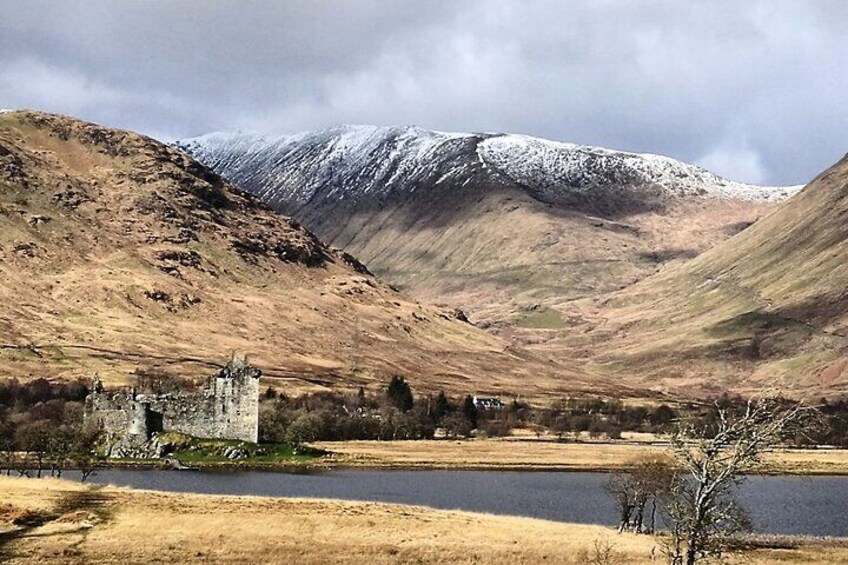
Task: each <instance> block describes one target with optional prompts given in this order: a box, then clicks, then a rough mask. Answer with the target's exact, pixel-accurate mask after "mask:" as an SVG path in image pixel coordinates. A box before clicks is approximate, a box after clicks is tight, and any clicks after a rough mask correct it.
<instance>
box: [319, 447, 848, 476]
mask: <svg viewBox="0 0 848 565" xmlns="http://www.w3.org/2000/svg"><path fill="white" fill-rule="evenodd" d="M314 447H316V448H318V449H320V450H322V451H326V452H327V453H328V454H329V455H328V456H326V457H324V458H322V459H321V461H322V463H323V464H325V465H333V466H340V467H375V468H407V469H468V470H470V469H491V470H519V471H520V470H527V471H604V472H608V471H617V470H621V469H625V468H627V466H628V465H629V463H630V462H631V461H633V460H634V459H637V458H639V457H642V456H645V455H652V454H657V453H662V452H663V451H664V449H665V448H664V447H663V446H662V445H656V444H651V443H645V442H631V443H624V442H609V443H602V442H586V443H561V442H556V441H544V440H533V439H471V440H418V441H338V442H330V441H325V442H317V443H315V444H314ZM759 472H760V473H763V474H788V475H848V450H845V449H775V450H773V451H771V452H768V453H766V454H765V456H764V458H763V462H762V464H761V465H760V468H759Z"/></svg>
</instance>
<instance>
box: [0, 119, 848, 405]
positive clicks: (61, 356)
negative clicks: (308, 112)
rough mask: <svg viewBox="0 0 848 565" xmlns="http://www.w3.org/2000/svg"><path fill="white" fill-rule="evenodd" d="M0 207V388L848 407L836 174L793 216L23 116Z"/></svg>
mask: <svg viewBox="0 0 848 565" xmlns="http://www.w3.org/2000/svg"><path fill="white" fill-rule="evenodd" d="M183 150H184V151H187V152H188V153H190V154H191V155H192V156H193V157H195V158H197V159H199V161H200V162H197V161H194V160H193V159H192V158H191V157H189V156H187V155H185V154H184V153H182V152H181V151H183ZM204 165H209V166H210V167H211V169H207V168H206V167H205V166H204ZM225 179H227V180H225ZM229 181H232V182H233V183H235V184H230V182H229ZM0 183H2V184H3V191H2V200H0V206H2V212H3V213H2V215H0V229H2V231H3V243H2V245H0V255H2V266H0V269H2V271H3V280H2V283H0V284H1V285H2V286H0V288H2V293H3V297H4V302H3V304H4V306H3V309H4V311H3V312H0V324H2V328H3V343H2V344H0V346H2V348H0V355H2V358H3V371H5V373H6V374H7V375H8V376H18V375H21V374H30V375H33V376H35V375H38V376H46V377H51V378H63V379H73V378H79V377H84V376H86V375H90V374H91V373H92V372H95V371H96V372H97V373H98V374H100V375H101V376H102V377H103V378H104V379H105V381H106V382H108V383H111V384H126V383H128V382H130V381H131V380H132V378H133V376H132V375H134V374H137V373H138V372H139V371H142V372H143V371H147V370H154V369H159V368H162V367H168V368H169V370H171V371H176V372H178V373H180V374H183V375H186V376H189V377H192V378H194V377H200V376H202V375H203V374H205V373H206V372H208V370H209V368H210V367H214V366H216V365H217V364H220V362H221V360H222V359H223V358H225V357H226V355H228V354H229V353H230V352H233V351H240V352H246V353H249V354H250V355H251V358H252V360H253V361H254V362H255V363H256V364H257V365H258V366H259V367H260V368H262V369H263V371H264V373H265V375H266V377H267V378H268V379H270V380H269V382H270V383H272V384H274V385H275V386H285V387H289V390H291V391H295V392H297V391H316V390H326V389H344V390H355V389H356V388H358V387H359V386H365V387H369V386H380V385H381V383H385V382H386V381H387V379H388V378H389V377H390V376H391V375H393V374H401V375H404V376H406V377H407V378H408V379H409V380H410V382H411V383H412V384H413V385H414V386H415V387H416V389H417V390H421V391H425V392H436V391H438V390H445V391H447V392H450V393H452V394H466V393H469V392H479V393H484V394H497V395H503V396H507V397H514V396H521V397H522V398H526V399H550V398H551V397H556V396H562V395H571V394H602V395H611V396H618V397H630V398H635V397H641V398H651V397H655V398H660V397H675V396H680V395H683V396H705V395H706V396H710V395H716V394H721V393H723V392H725V391H735V392H750V391H752V390H757V389H759V388H762V386H764V385H766V384H769V385H772V386H775V387H779V388H780V389H781V390H785V391H787V392H790V393H791V392H799V391H803V394H806V395H824V396H827V395H835V394H841V393H843V392H844V391H845V390H846V387H848V377H846V374H845V368H846V365H848V363H846V357H845V346H846V344H845V337H844V331H843V330H844V328H843V326H844V324H845V320H844V319H843V318H844V313H845V297H844V292H843V289H842V286H841V284H840V282H839V281H841V280H844V274H845V273H843V272H842V271H843V270H844V264H845V263H844V261H843V258H844V256H845V252H846V251H845V249H844V241H845V234H844V233H843V231H844V228H843V225H844V222H843V221H842V220H843V219H844V215H845V213H846V212H845V199H844V192H845V190H844V188H845V185H846V176H845V166H844V163H840V164H837V165H836V166H834V167H833V168H832V169H830V170H829V171H827V172H825V173H823V174H822V175H821V176H820V177H819V178H817V179H815V180H814V181H813V182H812V183H811V184H810V185H809V186H807V187H806V188H805V189H804V190H803V191H801V192H800V194H796V193H797V192H798V191H799V189H800V187H784V188H781V187H755V186H751V185H743V184H740V183H734V182H733V181H728V180H726V179H722V178H720V177H717V176H715V175H712V174H711V173H709V172H707V171H705V170H703V169H700V168H698V167H694V166H691V165H686V164H684V163H680V162H678V161H674V160H672V159H668V158H665V157H659V156H654V155H637V154H630V153H623V152H615V151H611V150H605V149H599V148H587V147H583V146H575V145H570V144H559V143H555V142H548V141H545V140H537V139H534V138H526V137H524V136H508V135H500V134H445V133H440V132H429V131H427V130H420V129H418V128H371V127H366V126H357V127H347V128H337V129H334V130H328V131H325V132H318V133H314V134H300V135H297V136H284V137H281V138H271V139H266V138H257V137H251V136H247V135H245V134H233V135H229V134H214V135H210V136H204V137H201V138H196V139H194V140H184V141H180V142H177V143H176V144H174V146H167V145H164V144H161V143H158V142H156V141H154V140H152V139H150V138H146V137H143V136H139V135H136V134H133V133H130V132H124V131H118V130H110V129H107V128H103V127H100V126H96V125H93V124H87V123H84V122H80V121H77V120H74V119H73V118H68V117H63V116H57V115H50V114H43V113H38V112H28V111H21V112H6V113H3V114H0ZM272 208H276V209H277V210H279V211H280V212H283V213H284V214H291V215H292V216H294V219H289V218H288V217H287V216H285V215H281V214H279V213H277V212H275V211H274V210H272ZM313 231H314V233H315V234H317V235H313ZM323 241H328V242H329V243H323ZM372 272H373V273H375V274H376V275H377V276H375V275H374V274H372Z"/></svg>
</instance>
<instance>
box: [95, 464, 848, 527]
mask: <svg viewBox="0 0 848 565" xmlns="http://www.w3.org/2000/svg"><path fill="white" fill-rule="evenodd" d="M607 478H608V475H606V474H603V473H576V472H509V471H380V470H337V471H327V472H323V473H315V474H287V473H276V472H263V471H244V472H209V471H203V472H201V471H182V472H180V471H159V470H157V471H154V470H141V471H132V470H109V471H101V472H99V474H98V475H97V476H96V477H94V478H93V479H90V480H92V481H94V482H99V483H108V484H113V485H120V486H131V487H135V488H142V489H152V490H163V491H175V492H193V493H207V494H233V495H256V496H288V497H314V498H337V499H345V500H364V501H379V502H397V503H403V504H416V505H422V506H430V507H433V508H442V509H459V510H470V511H475V512H489V513H493V514H510V515H516V516H531V517H534V518H545V519H549V520H559V521H564V522H577V523H588V524H608V525H613V524H615V522H616V512H615V507H614V505H613V503H612V501H611V500H610V498H609V496H608V495H607V494H606V493H605V492H604V484H605V482H606V481H607ZM741 498H742V501H743V503H744V505H745V507H746V508H747V509H748V511H749V512H750V514H751V517H752V519H753V522H754V530H755V531H757V532H761V533H772V534H802V535H814V536H848V513H846V512H845V508H846V503H848V477H750V478H749V479H748V480H747V481H746V482H745V483H744V485H743V486H742V489H741Z"/></svg>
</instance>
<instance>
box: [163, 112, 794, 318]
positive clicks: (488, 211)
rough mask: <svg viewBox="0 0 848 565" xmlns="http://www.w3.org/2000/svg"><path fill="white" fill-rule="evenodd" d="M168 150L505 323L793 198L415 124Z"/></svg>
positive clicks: (586, 292)
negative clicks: (183, 153)
mask: <svg viewBox="0 0 848 565" xmlns="http://www.w3.org/2000/svg"><path fill="white" fill-rule="evenodd" d="M178 146H179V147H180V148H182V149H183V150H185V151H187V152H188V153H190V154H191V155H192V156H194V157H195V158H196V159H198V160H199V161H201V162H202V163H203V164H205V165H208V166H210V167H211V168H213V169H214V170H215V171H216V172H218V173H219V174H221V175H222V176H224V177H225V178H227V179H228V180H231V181H233V182H235V183H236V184H238V185H241V186H242V187H243V188H245V189H246V190H249V191H250V192H253V193H255V194H257V195H259V196H260V197H261V198H262V199H264V200H265V202H267V203H268V204H269V205H271V206H273V207H274V208H276V209H277V210H279V211H281V212H283V213H285V214H288V215H291V216H294V217H295V218H297V219H298V220H299V221H300V222H302V223H303V224H305V225H306V226H307V227H308V228H309V229H311V230H312V231H313V232H315V233H316V234H318V235H319V236H320V237H321V238H323V239H324V240H326V241H329V242H330V243H332V244H333V245H336V246H339V247H343V248H345V249H346V250H347V251H349V252H351V253H353V254H354V255H356V256H357V257H358V258H359V259H361V260H363V261H364V262H365V263H366V264H367V265H368V266H369V268H371V269H372V270H373V271H374V272H376V273H377V274H379V275H380V276H382V277H384V278H386V279H388V280H389V281H391V282H393V283H395V284H397V285H399V286H401V287H403V288H404V289H406V290H408V291H410V292H412V293H413V294H415V295H416V296H418V297H419V298H422V299H426V300H435V301H439V302H443V303H447V304H450V305H451V306H455V307H459V308H462V309H464V310H465V311H467V312H469V313H470V314H471V316H472V319H473V320H475V321H476V322H481V323H491V324H495V325H506V326H510V325H511V324H513V323H516V324H525V325H527V324H529V325H531V326H532V325H533V324H537V323H538V324H544V325H553V326H557V324H560V323H564V322H562V321H561V320H560V319H559V318H558V317H557V315H556V314H555V313H552V312H553V310H552V309H555V308H556V307H557V305H558V304H559V303H561V302H562V301H565V300H572V299H575V298H579V297H584V296H597V295H598V294H600V293H603V292H606V291H610V290H616V289H620V288H622V287H623V286H627V285H630V284H632V283H633V282H635V281H637V280H639V279H640V278H642V277H644V276H646V275H649V274H651V273H654V272H655V271H656V270H657V269H658V268H660V267H661V266H662V264H664V263H666V262H668V261H679V260H685V259H687V258H691V257H693V256H695V255H697V254H698V253H700V252H702V251H704V250H706V249H709V248H710V247H711V246H713V245H714V244H715V243H717V242H720V241H723V240H725V239H727V238H729V237H731V236H732V235H734V234H736V233H738V232H739V231H740V230H742V229H745V228H746V227H747V226H749V225H750V224H751V223H753V222H754V221H756V220H757V218H758V217H760V216H761V215H762V214H765V213H767V212H770V211H771V209H772V208H773V207H774V206H776V203H777V202H778V201H780V200H783V199H785V198H787V197H789V196H791V195H792V194H794V193H795V192H797V191H798V189H799V188H800V187H782V188H769V187H759V186H751V185H746V184H741V183H737V182H732V181H729V180H725V179H723V178H721V177H718V176H716V175H714V174H712V173H710V172H708V171H706V170H704V169H702V168H700V167H696V166H693V165H688V164H685V163H681V162H679V161H675V160H674V159H670V158H667V157H661V156H657V155H639V154H634V153H625V152H621V151H611V150H608V149H599V148H594V147H585V146H579V145H573V144H568V143H557V142H553V141H546V140H543V139H537V138H532V137H527V136H522V135H505V134H471V133H443V132H436V131H429V130H424V129H420V128H417V127H375V126H342V127H337V128H332V129H328V130H324V131H317V132H308V133H300V134H295V135H277V136H270V135H259V134H249V133H213V134H209V135H205V136H201V137H198V138H194V139H188V140H184V141H181V142H178ZM528 319H529V320H530V321H527V320H528ZM522 327H523V326H522Z"/></svg>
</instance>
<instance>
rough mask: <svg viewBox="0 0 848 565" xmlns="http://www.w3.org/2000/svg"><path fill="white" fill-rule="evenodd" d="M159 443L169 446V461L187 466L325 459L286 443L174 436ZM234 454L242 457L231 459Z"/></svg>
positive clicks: (316, 452)
mask: <svg viewBox="0 0 848 565" xmlns="http://www.w3.org/2000/svg"><path fill="white" fill-rule="evenodd" d="M159 439H160V441H161V442H162V444H163V445H164V444H167V445H168V450H169V451H170V453H169V457H176V458H177V459H179V460H180V461H181V462H183V463H226V462H232V463H247V464H250V463H263V464H269V463H309V462H312V461H315V460H316V459H319V458H321V457H323V456H324V455H325V452H323V451H321V450H318V449H312V448H310V447H298V448H295V447H293V446H291V445H289V444H285V443H261V444H256V443H250V442H246V441H239V440H229V439H199V438H193V437H191V436H187V435H185V434H178V433H173V432H166V433H163V434H161V435H160V436H159ZM233 451H235V452H237V453H239V455H240V456H239V457H229V456H228V454H229V453H231V452H233Z"/></svg>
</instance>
